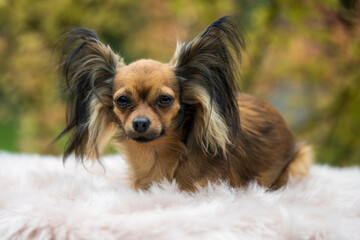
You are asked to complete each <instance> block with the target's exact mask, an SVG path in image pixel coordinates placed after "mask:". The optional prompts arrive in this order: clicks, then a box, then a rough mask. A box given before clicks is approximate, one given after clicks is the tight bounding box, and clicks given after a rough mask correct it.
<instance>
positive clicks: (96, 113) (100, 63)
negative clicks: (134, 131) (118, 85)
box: [57, 28, 123, 160]
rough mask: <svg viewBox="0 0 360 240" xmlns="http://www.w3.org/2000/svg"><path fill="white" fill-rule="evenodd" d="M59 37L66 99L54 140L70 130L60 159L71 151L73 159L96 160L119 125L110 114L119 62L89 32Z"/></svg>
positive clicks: (115, 55)
mask: <svg viewBox="0 0 360 240" xmlns="http://www.w3.org/2000/svg"><path fill="white" fill-rule="evenodd" d="M61 39H62V40H63V48H62V54H61V59H60V73H61V77H62V79H64V82H65V83H66V85H65V90H64V94H65V95H67V97H68V102H67V126H66V127H65V129H64V130H63V131H62V132H61V133H60V135H59V136H58V137H57V139H59V138H60V137H62V136H63V135H64V134H66V133H69V132H71V135H70V137H69V140H68V143H67V146H66V150H65V153H64V160H65V159H66V158H67V157H68V156H69V155H70V154H71V153H72V152H73V151H74V152H75V156H76V158H77V159H80V160H83V158H84V157H85V156H86V157H89V158H96V159H97V158H98V157H99V151H101V150H102V148H103V147H104V144H105V143H106V142H107V140H108V139H109V138H110V137H111V135H112V132H113V130H114V127H115V125H116V124H115V122H116V123H117V124H119V123H118V121H116V119H115V118H114V115H113V113H112V108H113V102H112V84H113V78H114V76H115V74H116V71H117V69H118V67H120V66H121V65H122V64H123V61H122V59H121V58H120V57H119V56H118V55H117V54H115V53H114V52H113V51H112V50H111V48H110V47H109V46H105V45H104V44H102V43H101V42H100V41H99V39H98V37H97V36H96V34H95V33H94V32H92V31H89V30H86V29H82V28H73V29H71V30H70V31H69V32H67V33H66V34H64V35H63V37H62V38H61Z"/></svg>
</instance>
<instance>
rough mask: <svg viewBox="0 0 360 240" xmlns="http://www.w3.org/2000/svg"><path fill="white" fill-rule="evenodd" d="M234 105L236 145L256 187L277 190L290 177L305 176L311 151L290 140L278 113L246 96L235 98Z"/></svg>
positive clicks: (257, 100) (305, 146)
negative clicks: (237, 118) (236, 110)
mask: <svg viewBox="0 0 360 240" xmlns="http://www.w3.org/2000/svg"><path fill="white" fill-rule="evenodd" d="M238 105H239V112H240V126H241V128H240V129H239V130H238V133H237V134H238V135H239V136H238V137H237V138H236V139H237V140H238V141H237V144H238V145H239V146H241V147H242V148H243V149H244V151H245V153H244V155H243V156H244V157H245V158H246V161H245V162H247V163H248V164H249V168H251V169H253V171H254V172H255V173H256V175H257V176H256V177H255V179H257V181H258V183H259V184H260V185H263V186H267V187H273V188H278V187H281V186H282V185H284V184H285V183H286V182H287V179H288V177H289V175H290V174H291V175H295V176H300V177H301V176H304V175H306V173H307V172H308V169H309V166H310V165H311V163H312V152H311V149H310V147H308V146H307V145H305V144H304V143H302V142H298V141H296V140H295V139H294V137H293V136H292V134H291V132H290V130H289V129H288V127H287V125H286V123H285V121H284V120H283V118H282V117H281V115H280V114H279V112H278V111H277V110H276V109H275V108H274V107H273V106H272V105H271V104H270V103H268V102H266V101H264V100H262V99H260V98H257V97H254V96H251V95H248V94H239V95H238ZM234 161H235V162H236V160H235V159H234ZM243 161H244V160H243ZM234 171H236V169H232V172H233V174H236V173H235V172H234Z"/></svg>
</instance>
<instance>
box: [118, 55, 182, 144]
mask: <svg viewBox="0 0 360 240" xmlns="http://www.w3.org/2000/svg"><path fill="white" fill-rule="evenodd" d="M113 101H114V113H115V114H116V116H117V117H118V118H119V119H120V121H121V123H122V128H123V130H124V132H125V134H126V136H128V137H129V138H130V139H132V140H134V141H136V142H138V143H148V142H151V141H153V140H156V139H158V138H160V137H162V136H164V135H165V134H166V132H167V131H168V130H169V129H172V128H174V127H175V122H176V121H175V119H176V117H177V116H178V114H179V111H180V103H179V84H178V81H177V78H176V76H175V74H174V71H173V68H172V67H171V66H170V65H169V64H163V63H160V62H156V61H153V60H139V61H137V62H134V63H132V64H130V65H128V66H124V67H122V68H120V69H119V70H118V72H117V74H116V76H115V79H114V84H113Z"/></svg>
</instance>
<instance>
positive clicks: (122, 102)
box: [115, 96, 131, 108]
mask: <svg viewBox="0 0 360 240" xmlns="http://www.w3.org/2000/svg"><path fill="white" fill-rule="evenodd" d="M115 103H116V105H117V106H118V107H120V108H126V107H129V106H130V104H131V102H130V99H129V98H128V97H127V96H120V97H118V98H117V99H116V100H115Z"/></svg>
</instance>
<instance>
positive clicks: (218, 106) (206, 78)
mask: <svg viewBox="0 0 360 240" xmlns="http://www.w3.org/2000/svg"><path fill="white" fill-rule="evenodd" d="M244 47H245V46H244V40H243V38H242V35H241V34H240V32H239V30H238V27H237V25H236V24H235V23H234V22H233V21H232V20H231V18H230V17H228V16H225V17H222V18H220V19H218V20H216V21H215V22H213V23H212V24H210V25H209V26H208V27H207V28H206V29H205V30H204V32H202V33H201V34H200V35H199V36H197V37H196V38H195V39H193V40H191V41H189V42H186V43H184V44H183V45H181V46H179V45H178V47H177V50H176V52H175V54H174V57H173V59H172V60H171V61H170V64H173V65H174V68H175V74H176V76H177V77H178V79H179V82H180V86H181V89H182V96H181V101H182V103H183V104H184V105H185V107H186V108H187V109H189V108H190V110H188V111H189V112H194V113H195V115H194V119H192V121H190V122H193V131H192V135H190V136H189V138H190V139H189V141H192V142H194V143H201V147H202V149H203V151H204V152H206V153H210V154H214V155H216V154H223V156H226V154H227V149H228V146H229V145H230V146H231V145H232V143H233V141H232V139H233V138H234V137H235V134H236V131H237V129H238V127H239V124H240V122H239V121H240V120H239V113H238V107H237V101H236V96H235V91H236V77H237V76H236V75H237V69H238V66H237V64H238V63H240V60H241V50H243V49H244Z"/></svg>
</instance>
